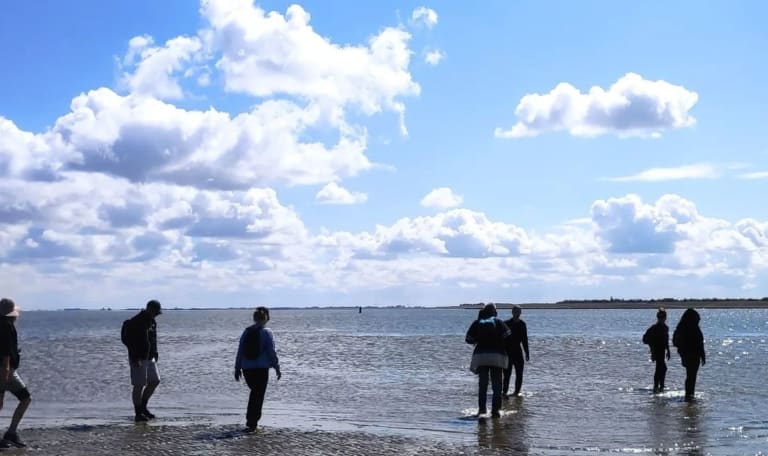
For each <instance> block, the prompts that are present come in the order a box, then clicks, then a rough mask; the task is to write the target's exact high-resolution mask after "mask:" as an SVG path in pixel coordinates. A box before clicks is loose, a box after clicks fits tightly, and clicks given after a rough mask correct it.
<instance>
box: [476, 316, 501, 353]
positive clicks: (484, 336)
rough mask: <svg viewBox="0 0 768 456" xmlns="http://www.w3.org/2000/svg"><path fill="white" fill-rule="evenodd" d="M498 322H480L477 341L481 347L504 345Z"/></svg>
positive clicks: (478, 323)
mask: <svg viewBox="0 0 768 456" xmlns="http://www.w3.org/2000/svg"><path fill="white" fill-rule="evenodd" d="M498 323H499V322H498V320H496V319H495V318H494V319H493V320H491V321H488V320H478V322H477V332H476V334H477V335H476V337H475V339H476V340H477V343H478V344H480V345H486V346H488V345H498V344H501V343H502V340H501V330H499V324H498Z"/></svg>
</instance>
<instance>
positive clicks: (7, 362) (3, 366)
mask: <svg viewBox="0 0 768 456" xmlns="http://www.w3.org/2000/svg"><path fill="white" fill-rule="evenodd" d="M10 376H11V356H10V355H5V356H3V358H2V360H0V380H2V381H3V383H5V382H7V381H8V378H9V377H10Z"/></svg>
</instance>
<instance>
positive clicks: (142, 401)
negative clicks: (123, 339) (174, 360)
mask: <svg viewBox="0 0 768 456" xmlns="http://www.w3.org/2000/svg"><path fill="white" fill-rule="evenodd" d="M161 313H162V310H161V308H160V302H158V301H157V300H154V299H153V300H151V301H149V302H148V303H147V306H146V308H145V309H144V310H142V311H141V312H139V313H138V314H136V315H135V316H134V317H133V318H131V319H130V323H129V334H128V339H129V341H128V362H129V364H130V366H131V385H133V394H132V399H133V409H134V412H135V413H136V416H135V418H134V421H136V422H137V423H138V422H142V421H149V420H151V419H154V418H155V415H154V414H153V413H151V412H150V411H149V409H148V408H147V404H148V403H149V399H150V398H151V397H152V395H153V394H154V392H155V389H156V388H157V385H159V384H160V373H159V371H158V368H157V360H158V357H159V356H158V353H157V323H156V322H155V318H156V317H157V316H158V315H160V314H161Z"/></svg>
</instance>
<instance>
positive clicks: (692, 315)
mask: <svg viewBox="0 0 768 456" xmlns="http://www.w3.org/2000/svg"><path fill="white" fill-rule="evenodd" d="M700 320H701V317H700V316H699V313H698V312H696V309H694V308H693V307H689V308H687V309H685V312H683V316H682V317H680V322H679V323H678V324H677V327H678V328H679V327H685V326H696V325H698V324H699V321H700Z"/></svg>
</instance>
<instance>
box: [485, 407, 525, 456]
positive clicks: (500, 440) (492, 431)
mask: <svg viewBox="0 0 768 456" xmlns="http://www.w3.org/2000/svg"><path fill="white" fill-rule="evenodd" d="M527 415H528V411H527V409H526V407H525V402H524V400H523V398H522V397H515V398H511V399H510V400H509V401H505V403H504V407H503V409H502V416H501V418H497V419H490V418H488V419H481V420H479V421H478V425H477V444H478V446H479V447H481V448H490V449H494V450H504V454H508V455H514V456H523V455H527V454H528V434H527V432H526V426H525V424H526V420H527Z"/></svg>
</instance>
